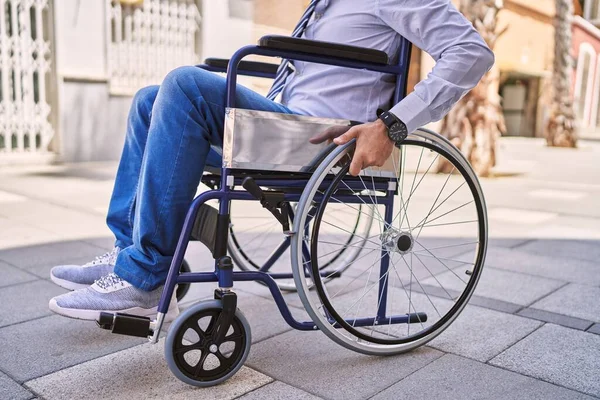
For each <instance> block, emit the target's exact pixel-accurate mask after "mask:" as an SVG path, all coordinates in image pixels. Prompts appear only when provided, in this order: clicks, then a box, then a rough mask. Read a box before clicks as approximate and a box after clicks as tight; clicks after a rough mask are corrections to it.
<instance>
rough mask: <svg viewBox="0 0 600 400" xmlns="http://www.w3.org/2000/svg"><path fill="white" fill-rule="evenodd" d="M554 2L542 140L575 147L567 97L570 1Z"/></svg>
mask: <svg viewBox="0 0 600 400" xmlns="http://www.w3.org/2000/svg"><path fill="white" fill-rule="evenodd" d="M555 4H556V16H555V17H554V43H555V44H554V63H553V71H554V72H553V76H552V105H551V108H550V117H549V118H548V124H547V125H546V143H547V144H548V146H560V147H576V146H577V131H576V126H575V112H574V110H573V99H572V97H571V74H572V70H573V65H572V57H571V22H572V18H573V1H572V0H555Z"/></svg>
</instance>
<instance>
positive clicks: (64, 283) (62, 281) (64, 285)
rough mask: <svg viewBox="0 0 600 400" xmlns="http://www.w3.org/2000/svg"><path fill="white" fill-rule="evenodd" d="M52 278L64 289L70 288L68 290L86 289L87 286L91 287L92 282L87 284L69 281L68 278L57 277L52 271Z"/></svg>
mask: <svg viewBox="0 0 600 400" xmlns="http://www.w3.org/2000/svg"><path fill="white" fill-rule="evenodd" d="M50 280H51V281H52V282H54V283H56V284H57V285H58V286H60V287H61V288H64V289H68V290H78V289H84V288H86V287H89V286H90V285H91V284H92V283H94V282H92V283H89V284H85V283H76V282H72V281H68V280H66V279H60V278H57V277H56V276H54V275H53V274H52V273H50Z"/></svg>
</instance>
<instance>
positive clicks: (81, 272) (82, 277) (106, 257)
mask: <svg viewBox="0 0 600 400" xmlns="http://www.w3.org/2000/svg"><path fill="white" fill-rule="evenodd" d="M119 251H121V249H119V248H118V247H115V248H114V249H112V250H111V251H109V252H107V253H104V254H102V255H101V256H98V257H96V258H95V259H94V260H93V261H90V262H89V263H87V264H84V265H58V266H56V267H54V268H52V270H51V271H50V279H52V282H54V283H56V284H57V285H58V286H60V287H63V288H65V289H69V290H77V289H84V288H87V287H88V286H90V285H91V284H93V283H94V282H95V281H96V280H98V279H100V278H102V277H103V276H106V275H108V274H110V273H111V272H113V271H114V269H115V263H116V261H117V256H118V255H119Z"/></svg>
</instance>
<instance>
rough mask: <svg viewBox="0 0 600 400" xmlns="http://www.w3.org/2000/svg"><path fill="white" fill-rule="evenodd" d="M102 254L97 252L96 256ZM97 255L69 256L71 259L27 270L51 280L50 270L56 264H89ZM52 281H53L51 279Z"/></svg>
mask: <svg viewBox="0 0 600 400" xmlns="http://www.w3.org/2000/svg"><path fill="white" fill-rule="evenodd" d="M100 252H102V250H100ZM100 254H102V253H96V256H98V255H100ZM96 256H85V257H79V258H69V259H66V260H63V261H59V262H56V263H47V264H41V265H36V266H33V267H29V268H27V269H26V271H27V272H30V273H32V274H34V275H35V276H38V277H40V278H42V279H46V280H48V281H50V270H52V268H53V267H54V266H56V265H83V264H87V263H88V262H90V261H92V260H93V259H94V258H95V257H96ZM50 282H52V281H50Z"/></svg>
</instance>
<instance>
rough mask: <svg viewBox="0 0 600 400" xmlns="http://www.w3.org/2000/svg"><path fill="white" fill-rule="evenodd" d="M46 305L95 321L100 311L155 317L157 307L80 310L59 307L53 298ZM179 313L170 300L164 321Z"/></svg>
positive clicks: (74, 316) (61, 313) (168, 320)
mask: <svg viewBox="0 0 600 400" xmlns="http://www.w3.org/2000/svg"><path fill="white" fill-rule="evenodd" d="M48 307H49V308H50V311H52V312H55V313H56V314H59V315H62V316H65V317H69V318H74V319H81V320H86V321H97V320H98V318H99V317H100V313H101V312H107V313H122V314H131V315H138V316H140V317H155V316H156V313H157V308H158V307H153V308H141V307H133V308H127V309H123V310H82V309H77V308H65V307H61V306H59V305H58V304H57V303H56V300H55V299H51V300H50V302H49V303H48ZM178 315H179V307H177V300H175V301H173V300H171V304H169V310H168V311H167V314H166V315H165V322H171V321H173V320H174V319H175V318H177V316H178Z"/></svg>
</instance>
